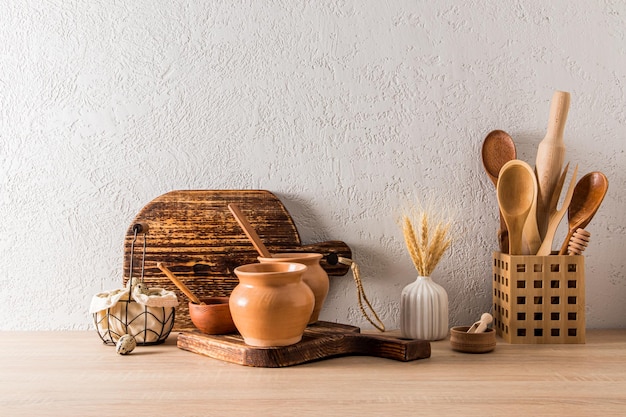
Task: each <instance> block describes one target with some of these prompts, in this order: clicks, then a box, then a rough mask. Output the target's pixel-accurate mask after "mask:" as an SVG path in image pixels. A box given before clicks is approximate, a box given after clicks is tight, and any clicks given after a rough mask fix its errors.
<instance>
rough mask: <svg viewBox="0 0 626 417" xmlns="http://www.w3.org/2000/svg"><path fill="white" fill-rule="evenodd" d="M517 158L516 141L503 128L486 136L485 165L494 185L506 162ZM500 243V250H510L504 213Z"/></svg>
mask: <svg viewBox="0 0 626 417" xmlns="http://www.w3.org/2000/svg"><path fill="white" fill-rule="evenodd" d="M516 158H517V151H516V150H515V143H514V142H513V139H512V138H511V136H509V134H508V133H506V132H505V131H503V130H493V131H491V132H490V133H489V134H488V135H487V136H486V137H485V140H484V141H483V147H482V159H483V167H484V168H485V172H486V173H487V176H488V177H489V179H490V180H491V182H493V185H494V186H497V185H498V176H499V175H500V170H501V169H502V167H503V166H504V164H506V163H507V162H509V161H511V160H513V159H516ZM498 243H499V245H500V252H502V253H508V252H509V236H508V231H507V226H506V222H505V221H504V219H503V218H502V213H500V230H498Z"/></svg>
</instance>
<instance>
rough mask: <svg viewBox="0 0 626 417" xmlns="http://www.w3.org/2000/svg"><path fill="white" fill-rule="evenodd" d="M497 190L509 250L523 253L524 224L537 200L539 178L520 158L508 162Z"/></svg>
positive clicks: (502, 171) (513, 253) (500, 177)
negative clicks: (507, 233)
mask: <svg viewBox="0 0 626 417" xmlns="http://www.w3.org/2000/svg"><path fill="white" fill-rule="evenodd" d="M497 192H498V205H499V206H500V212H501V213H502V216H503V217H504V221H505V222H506V225H507V227H508V230H509V249H510V251H509V252H510V254H511V255H521V254H522V234H523V231H524V224H525V223H526V219H527V218H528V213H529V212H530V209H531V208H532V207H533V205H534V204H535V202H536V201H537V178H536V177H535V173H534V171H533V169H532V168H531V167H530V165H528V164H527V163H526V162H524V161H520V160H519V159H514V160H512V161H509V162H507V163H506V164H504V166H503V167H502V170H501V171H500V176H499V178H498V184H497Z"/></svg>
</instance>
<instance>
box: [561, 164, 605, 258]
mask: <svg viewBox="0 0 626 417" xmlns="http://www.w3.org/2000/svg"><path fill="white" fill-rule="evenodd" d="M608 189H609V180H608V179H607V178H606V175H604V174H603V173H601V172H598V171H594V172H590V173H588V174H586V175H585V176H583V177H582V178H581V179H580V181H578V183H577V184H576V188H574V194H573V195H572V201H571V202H570V205H569V209H568V212H567V219H568V223H569V231H568V233H567V237H566V238H565V240H564V241H563V245H561V250H560V251H559V255H565V254H566V253H567V246H568V245H569V242H570V239H571V238H572V235H573V234H574V232H576V230H577V229H578V228H581V229H584V228H585V227H586V226H587V225H588V224H589V222H590V221H591V219H593V216H595V214H596V213H597V211H598V209H599V208H600V205H601V204H602V200H604V196H605V195H606V192H607V190H608Z"/></svg>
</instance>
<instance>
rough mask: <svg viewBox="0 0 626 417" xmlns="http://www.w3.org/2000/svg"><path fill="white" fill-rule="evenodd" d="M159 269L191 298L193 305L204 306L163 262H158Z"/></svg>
mask: <svg viewBox="0 0 626 417" xmlns="http://www.w3.org/2000/svg"><path fill="white" fill-rule="evenodd" d="M157 268H159V269H160V270H161V271H163V273H164V274H165V275H166V276H167V277H168V278H169V279H170V280H171V281H172V282H173V283H174V285H176V286H177V287H178V289H179V290H181V291H182V292H183V293H184V294H185V295H186V296H187V297H189V299H190V300H191V302H192V303H194V304H204V303H203V302H202V301H200V299H199V298H198V297H196V295H195V294H194V293H192V292H191V290H190V289H189V288H187V286H186V285H185V284H183V283H182V281H180V280H179V279H178V278H176V276H175V275H174V274H173V273H172V271H170V270H169V268H168V267H166V266H165V265H163V263H162V262H157Z"/></svg>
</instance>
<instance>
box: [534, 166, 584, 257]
mask: <svg viewBox="0 0 626 417" xmlns="http://www.w3.org/2000/svg"><path fill="white" fill-rule="evenodd" d="M567 167H569V164H568V165H567ZM566 169H567V168H566ZM566 172H567V171H563V174H562V177H564V175H565V173H566ZM577 173H578V165H576V168H574V172H573V173H572V179H571V180H570V183H569V187H568V189H567V194H566V195H565V198H564V199H563V205H562V206H561V208H560V209H559V210H556V211H554V212H552V213H550V217H549V219H548V229H547V230H546V235H545V236H544V238H543V241H542V242H541V247H540V248H539V250H538V251H537V256H547V255H550V253H551V252H552V242H553V241H554V234H555V233H556V229H557V228H558V227H559V223H561V220H562V219H563V216H565V212H566V211H567V208H568V207H569V204H570V202H571V201H572V195H574V187H575V185H576V174H577ZM555 196H556V194H555ZM553 199H554V200H557V201H558V197H556V198H554V197H553Z"/></svg>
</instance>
